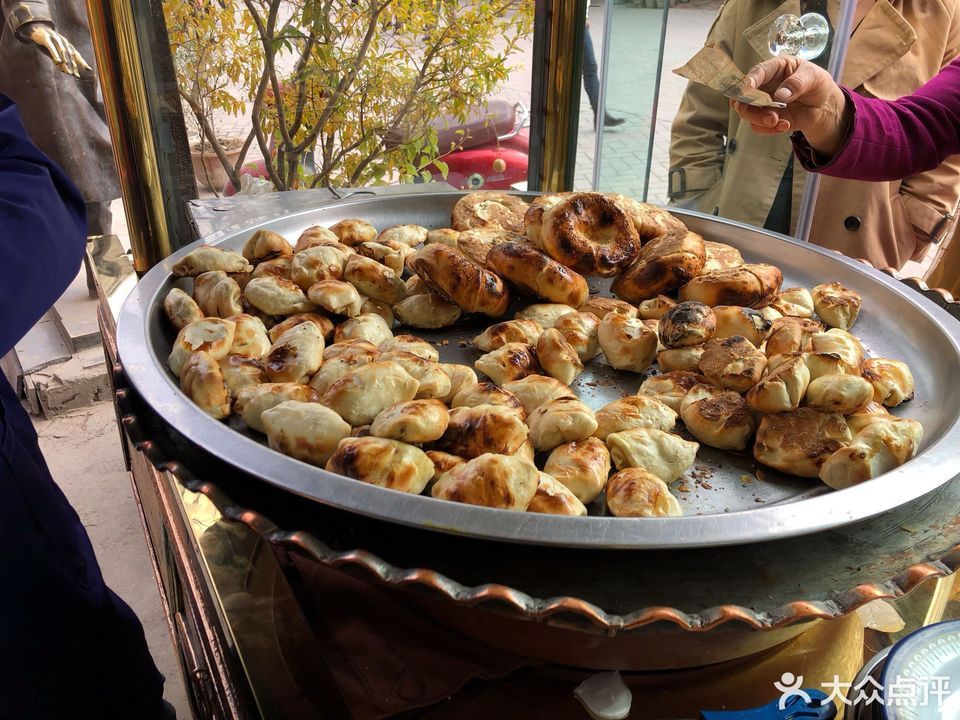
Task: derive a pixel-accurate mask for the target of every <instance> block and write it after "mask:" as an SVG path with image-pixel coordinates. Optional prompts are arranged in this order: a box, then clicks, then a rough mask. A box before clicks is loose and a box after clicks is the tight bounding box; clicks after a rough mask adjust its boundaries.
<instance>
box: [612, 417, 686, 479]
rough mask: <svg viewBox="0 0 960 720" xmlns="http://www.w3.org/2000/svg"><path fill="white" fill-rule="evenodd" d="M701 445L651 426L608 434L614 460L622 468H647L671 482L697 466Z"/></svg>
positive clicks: (648, 470) (617, 466)
mask: <svg viewBox="0 0 960 720" xmlns="http://www.w3.org/2000/svg"><path fill="white" fill-rule="evenodd" d="M699 447H700V446H699V445H698V444H697V443H695V442H693V441H691V440H684V439H683V438H682V437H680V436H679V435H674V434H673V433H668V432H664V431H663V430H658V429H657V428H651V427H636V428H631V429H630V430H624V431H623V432H618V433H611V434H610V435H607V448H609V450H610V459H611V460H613V464H614V465H615V466H616V468H617V469H618V470H623V469H625V468H643V469H644V470H646V471H647V472H650V473H653V474H654V475H656V476H657V477H658V478H660V479H661V480H663V481H664V482H667V483H670V482H673V481H674V480H676V479H677V478H679V477H680V476H681V475H683V473H685V472H686V471H687V469H688V468H690V467H691V466H692V465H693V462H694V460H696V459H697V449H698V448H699Z"/></svg>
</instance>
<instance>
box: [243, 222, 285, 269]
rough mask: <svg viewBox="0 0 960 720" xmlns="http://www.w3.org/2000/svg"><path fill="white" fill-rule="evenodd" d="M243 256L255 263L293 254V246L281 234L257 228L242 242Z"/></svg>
mask: <svg viewBox="0 0 960 720" xmlns="http://www.w3.org/2000/svg"><path fill="white" fill-rule="evenodd" d="M241 252H242V253H243V256H244V257H245V258H246V259H247V260H249V261H250V262H251V263H253V264H254V265H256V264H257V263H258V262H263V261H264V260H272V259H273V258H276V257H280V256H282V255H293V248H292V247H291V246H290V243H288V242H287V241H286V240H285V239H284V237H283V236H282V235H279V234H277V233H275V232H273V231H272V230H257V231H256V232H255V233H254V234H253V235H251V236H250V237H249V239H248V240H247V241H246V242H245V243H244V244H243V250H242V251H241Z"/></svg>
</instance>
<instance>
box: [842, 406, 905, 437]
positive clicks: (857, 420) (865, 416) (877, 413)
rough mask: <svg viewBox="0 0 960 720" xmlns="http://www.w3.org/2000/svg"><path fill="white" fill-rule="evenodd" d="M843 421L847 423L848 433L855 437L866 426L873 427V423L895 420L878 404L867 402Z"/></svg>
mask: <svg viewBox="0 0 960 720" xmlns="http://www.w3.org/2000/svg"><path fill="white" fill-rule="evenodd" d="M844 419H845V420H846V421H847V426H848V427H849V428H850V432H851V433H853V434H854V435H856V434H857V433H859V432H860V431H861V430H863V429H864V428H865V427H866V426H867V425H873V423H875V422H887V421H889V420H896V419H897V418H896V417H894V416H893V415H891V414H890V413H889V411H888V410H887V409H886V408H885V407H884V406H883V405H881V404H880V403H878V402H868V403H867V404H866V405H864V406H863V407H862V408H860V410H858V411H857V412H855V413H853V414H852V415H847V416H846V417H845V418H844Z"/></svg>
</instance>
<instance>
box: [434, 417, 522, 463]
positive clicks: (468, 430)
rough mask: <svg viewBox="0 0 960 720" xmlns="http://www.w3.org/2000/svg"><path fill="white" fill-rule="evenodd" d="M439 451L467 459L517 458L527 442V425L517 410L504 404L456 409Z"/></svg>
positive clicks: (438, 447)
mask: <svg viewBox="0 0 960 720" xmlns="http://www.w3.org/2000/svg"><path fill="white" fill-rule="evenodd" d="M449 416H450V422H449V424H448V425H447V430H446V432H445V433H444V434H443V437H442V438H440V440H438V441H437V443H436V447H437V449H438V450H444V451H446V452H448V453H452V454H453V455H459V456H460V457H465V458H475V457H479V456H480V455H483V454H484V453H498V454H500V455H513V454H514V453H515V452H517V450H519V449H520V446H521V445H523V443H524V442H526V440H527V426H526V425H524V424H523V420H522V419H521V417H520V415H518V414H517V412H516V411H515V410H512V409H510V408H508V407H504V406H503V405H476V406H474V407H455V408H453V409H452V410H451V411H450V413H449Z"/></svg>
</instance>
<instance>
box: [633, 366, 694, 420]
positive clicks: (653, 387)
mask: <svg viewBox="0 0 960 720" xmlns="http://www.w3.org/2000/svg"><path fill="white" fill-rule="evenodd" d="M706 382H707V379H706V378H705V377H704V376H703V375H701V374H700V373H698V372H692V371H690V370H674V371H672V372H666V373H663V374H662V375H652V376H651V377H648V378H647V379H646V380H644V381H643V382H642V383H641V384H640V389H639V390H638V391H637V394H638V395H645V396H647V397H652V398H655V399H657V400H659V401H660V402H662V403H663V404H664V405H666V406H667V407H668V408H670V409H671V410H673V411H674V412H675V413H679V412H680V403H681V402H682V401H683V398H684V396H685V395H686V394H687V393H688V392H689V391H690V388H692V387H693V386H694V385H699V384H700V383H706Z"/></svg>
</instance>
